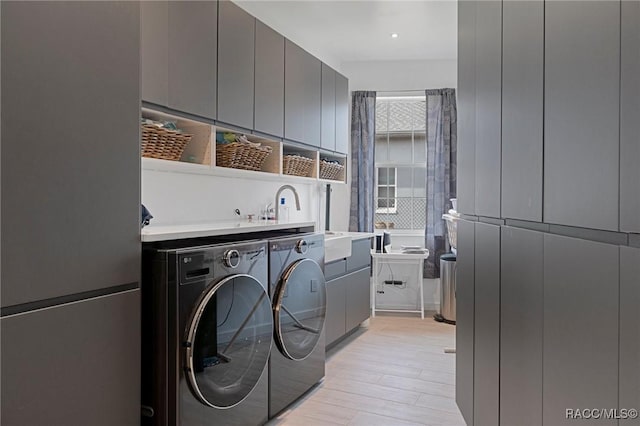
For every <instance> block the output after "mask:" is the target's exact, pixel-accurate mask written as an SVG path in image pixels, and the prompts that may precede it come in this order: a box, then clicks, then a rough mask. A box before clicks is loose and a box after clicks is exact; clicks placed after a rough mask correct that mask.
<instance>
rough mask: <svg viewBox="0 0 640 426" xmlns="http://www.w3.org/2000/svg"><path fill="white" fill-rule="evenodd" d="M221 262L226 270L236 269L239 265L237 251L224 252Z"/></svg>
mask: <svg viewBox="0 0 640 426" xmlns="http://www.w3.org/2000/svg"><path fill="white" fill-rule="evenodd" d="M222 262H223V263H224V266H226V267H228V268H237V267H238V265H240V253H238V250H233V249H232V250H227V251H225V252H224V256H223V258H222Z"/></svg>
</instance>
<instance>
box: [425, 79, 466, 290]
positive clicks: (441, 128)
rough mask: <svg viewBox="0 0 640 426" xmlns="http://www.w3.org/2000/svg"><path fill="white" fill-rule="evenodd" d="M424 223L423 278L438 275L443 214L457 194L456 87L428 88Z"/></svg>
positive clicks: (443, 240)
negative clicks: (425, 219) (425, 252)
mask: <svg viewBox="0 0 640 426" xmlns="http://www.w3.org/2000/svg"><path fill="white" fill-rule="evenodd" d="M426 95H427V223H426V226H425V247H426V248H427V249H429V258H428V259H427V261H426V262H425V265H424V267H425V270H424V276H425V278H438V277H440V256H441V255H442V254H444V253H445V252H446V250H447V244H446V238H447V234H446V225H445V222H444V219H442V215H443V214H444V213H446V212H447V211H448V210H449V209H450V208H451V207H450V202H449V199H450V198H455V197H456V145H457V139H458V138H457V130H456V129H457V108H456V91H455V89H436V90H427V91H426Z"/></svg>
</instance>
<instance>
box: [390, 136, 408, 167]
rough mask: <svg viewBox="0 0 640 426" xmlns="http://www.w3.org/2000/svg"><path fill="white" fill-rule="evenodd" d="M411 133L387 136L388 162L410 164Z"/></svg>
mask: <svg viewBox="0 0 640 426" xmlns="http://www.w3.org/2000/svg"><path fill="white" fill-rule="evenodd" d="M411 145H412V143H411V133H401V134H398V133H396V134H391V135H389V161H393V162H397V163H411V161H412V160H411V153H412V147H411Z"/></svg>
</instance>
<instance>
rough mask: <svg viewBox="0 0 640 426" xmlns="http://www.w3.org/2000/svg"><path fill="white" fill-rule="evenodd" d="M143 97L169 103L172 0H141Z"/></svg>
mask: <svg viewBox="0 0 640 426" xmlns="http://www.w3.org/2000/svg"><path fill="white" fill-rule="evenodd" d="M140 8H141V19H140V24H141V29H140V38H141V44H142V46H141V51H140V56H141V59H142V67H141V68H142V78H141V80H142V100H143V101H147V102H151V103H154V104H158V105H163V106H167V105H168V104H169V67H168V64H169V2H166V1H143V2H141V6H140Z"/></svg>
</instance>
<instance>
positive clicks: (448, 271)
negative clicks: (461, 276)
mask: <svg viewBox="0 0 640 426" xmlns="http://www.w3.org/2000/svg"><path fill="white" fill-rule="evenodd" d="M434 318H435V319H436V321H440V322H446V323H448V324H455V323H456V255H455V254H453V253H448V254H443V255H442V256H440V312H439V313H438V314H436V315H435V316H434Z"/></svg>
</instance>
